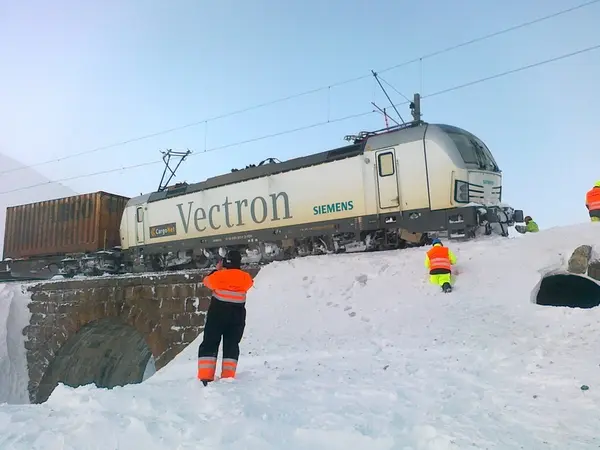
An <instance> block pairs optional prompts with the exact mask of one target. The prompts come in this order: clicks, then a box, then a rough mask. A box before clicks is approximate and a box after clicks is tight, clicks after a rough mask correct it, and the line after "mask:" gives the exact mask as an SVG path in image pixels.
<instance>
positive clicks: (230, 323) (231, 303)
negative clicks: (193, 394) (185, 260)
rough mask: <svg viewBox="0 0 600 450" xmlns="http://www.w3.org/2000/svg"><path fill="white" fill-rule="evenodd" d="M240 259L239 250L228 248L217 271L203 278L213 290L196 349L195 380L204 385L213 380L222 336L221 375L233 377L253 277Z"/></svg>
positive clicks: (244, 325)
mask: <svg viewBox="0 0 600 450" xmlns="http://www.w3.org/2000/svg"><path fill="white" fill-rule="evenodd" d="M241 262H242V255H241V254H240V252H238V251H237V250H230V251H229V252H228V253H227V255H226V256H225V259H224V260H223V261H222V262H219V264H218V265H217V270H215V271H214V272H213V273H211V274H210V275H208V276H206V277H204V280H203V281H202V282H203V283H204V286H206V287H207V288H209V289H210V290H211V291H212V297H211V299H210V306H209V307H208V312H207V313H206V322H205V324H204V336H203V340H202V343H201V344H200V347H199V348H198V379H199V380H200V381H202V383H203V384H204V386H206V385H207V384H208V383H209V382H211V381H214V379H215V372H216V369H217V354H218V352H219V345H220V344H221V337H223V361H222V367H221V378H234V377H235V373H236V369H237V363H238V358H239V356H240V341H241V340H242V336H243V334H244V328H245V327H246V293H247V292H248V290H249V289H250V288H251V287H252V286H253V285H254V280H253V279H252V276H251V275H250V274H249V273H248V272H246V271H244V270H242V269H241V268H240V267H241Z"/></svg>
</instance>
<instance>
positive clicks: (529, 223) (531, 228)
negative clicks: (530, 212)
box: [515, 216, 540, 234]
mask: <svg viewBox="0 0 600 450" xmlns="http://www.w3.org/2000/svg"><path fill="white" fill-rule="evenodd" d="M523 221H524V222H525V226H523V225H515V230H516V231H518V232H519V233H521V234H525V233H537V232H538V231H540V227H538V224H537V223H535V222H534V221H533V219H532V218H531V216H526V217H525V219H523Z"/></svg>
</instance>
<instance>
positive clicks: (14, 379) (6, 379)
mask: <svg viewBox="0 0 600 450" xmlns="http://www.w3.org/2000/svg"><path fill="white" fill-rule="evenodd" d="M29 301H30V297H29V293H27V292H26V291H24V289H23V287H22V286H20V285H18V284H0V403H3V402H7V403H15V404H18V403H29V396H28V393H27V384H28V382H29V375H28V373H27V359H26V356H25V336H23V333H22V331H23V328H25V327H26V326H27V324H28V323H29V318H30V317H31V313H30V312H29V309H28V308H27V304H28V303H29Z"/></svg>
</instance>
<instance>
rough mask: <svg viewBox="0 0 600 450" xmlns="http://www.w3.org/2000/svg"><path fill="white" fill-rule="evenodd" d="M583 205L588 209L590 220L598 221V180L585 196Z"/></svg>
mask: <svg viewBox="0 0 600 450" xmlns="http://www.w3.org/2000/svg"><path fill="white" fill-rule="evenodd" d="M585 206H586V208H587V209H588V211H589V214H590V219H592V222H600V181H596V184H594V187H593V188H592V189H590V190H589V191H588V193H587V195H586V196H585Z"/></svg>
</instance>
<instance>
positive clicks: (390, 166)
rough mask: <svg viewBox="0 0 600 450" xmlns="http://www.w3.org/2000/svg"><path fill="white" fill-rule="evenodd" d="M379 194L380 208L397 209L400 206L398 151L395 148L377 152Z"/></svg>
mask: <svg viewBox="0 0 600 450" xmlns="http://www.w3.org/2000/svg"><path fill="white" fill-rule="evenodd" d="M376 158H377V159H376V161H377V163H376V166H377V194H378V197H379V208H380V209H386V208H397V207H398V206H400V192H399V190H398V173H397V171H396V151H395V150H394V149H393V148H388V149H385V150H379V151H378V152H376Z"/></svg>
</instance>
